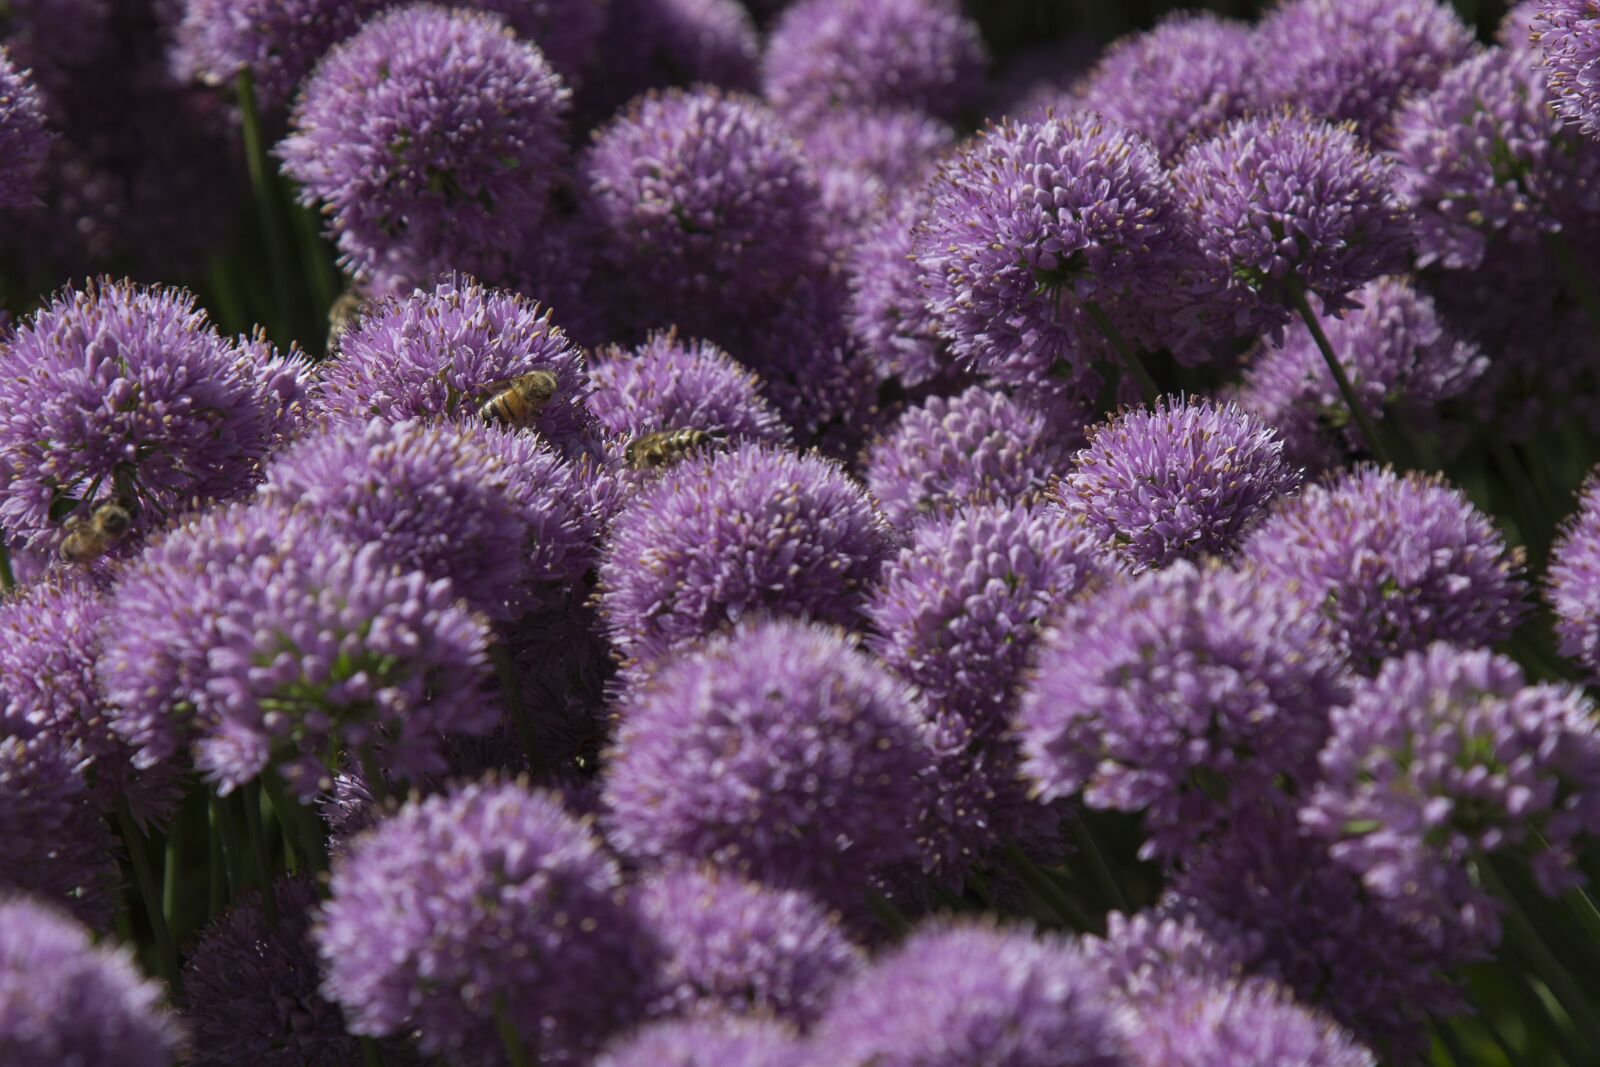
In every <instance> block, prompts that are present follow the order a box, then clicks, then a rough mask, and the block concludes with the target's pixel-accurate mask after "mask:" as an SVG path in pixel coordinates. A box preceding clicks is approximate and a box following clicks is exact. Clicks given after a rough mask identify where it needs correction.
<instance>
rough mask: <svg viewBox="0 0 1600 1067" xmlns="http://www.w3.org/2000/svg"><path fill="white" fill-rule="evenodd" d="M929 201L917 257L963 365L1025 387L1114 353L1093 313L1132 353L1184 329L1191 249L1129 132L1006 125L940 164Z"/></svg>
mask: <svg viewBox="0 0 1600 1067" xmlns="http://www.w3.org/2000/svg"><path fill="white" fill-rule="evenodd" d="M931 195H932V203H931V207H930V209H929V212H928V215H927V217H926V221H924V222H923V224H922V225H921V226H920V227H918V229H917V231H916V236H915V239H914V242H913V251H914V253H915V255H916V257H917V262H918V264H919V266H920V268H921V270H922V285H923V287H924V289H925V290H926V293H927V301H928V307H929V309H930V310H931V311H932V313H933V317H934V319H935V321H936V323H937V328H938V332H939V335H940V337H942V338H943V339H944V340H945V342H946V343H947V344H948V345H949V348H950V352H951V354H952V355H953V356H954V357H955V358H956V359H957V361H958V362H960V363H961V365H962V366H964V367H966V368H968V369H971V370H974V371H977V372H980V373H983V374H988V375H991V376H993V377H995V378H998V379H1001V380H1003V381H1007V382H1016V383H1024V384H1026V383H1039V382H1042V381H1044V380H1046V379H1047V378H1048V377H1050V376H1056V375H1065V376H1067V377H1069V378H1081V377H1083V376H1084V375H1086V374H1087V373H1088V372H1089V371H1090V370H1091V368H1092V364H1093V363H1094V362H1095V361H1096V360H1097V359H1099V358H1102V357H1103V356H1106V355H1108V354H1110V353H1111V352H1112V350H1111V349H1110V348H1109V346H1108V342H1107V340H1106V337H1105V335H1104V334H1103V333H1102V330H1101V327H1100V326H1099V325H1098V324H1097V323H1096V321H1095V320H1094V319H1093V318H1092V317H1091V316H1090V313H1089V310H1087V308H1088V307H1089V305H1093V306H1094V307H1096V308H1098V309H1099V310H1100V311H1102V312H1104V313H1105V314H1106V315H1107V316H1108V317H1110V318H1111V319H1112V320H1113V321H1114V322H1115V323H1116V325H1117V326H1118V327H1120V329H1121V332H1122V333H1123V334H1124V335H1125V336H1126V337H1127V338H1128V339H1129V341H1130V343H1132V344H1135V345H1140V344H1145V343H1149V344H1150V345H1151V346H1159V345H1160V344H1161V343H1162V342H1163V341H1164V340H1167V339H1169V338H1170V337H1172V336H1174V335H1175V331H1177V332H1181V330H1180V329H1179V326H1178V320H1181V319H1182V318H1183V316H1181V315H1177V316H1175V315H1174V314H1173V305H1174V302H1175V301H1177V302H1178V303H1182V302H1183V301H1182V300H1181V299H1179V297H1178V296H1177V292H1178V290H1179V289H1181V288H1182V280H1181V277H1180V276H1181V274H1182V272H1183V271H1184V270H1185V269H1187V268H1189V267H1192V266H1194V265H1195V264H1194V263H1193V256H1192V247H1193V242H1192V240H1191V239H1190V238H1189V237H1188V236H1187V232H1186V230H1185V226H1184V220H1183V216H1182V209H1181V208H1180V206H1179V202H1178V199H1177V197H1176V196H1175V195H1174V191H1173V188H1172V186H1171V184H1170V183H1169V182H1168V180H1167V175H1166V172H1165V170H1163V168H1162V166H1161V160H1160V159H1159V158H1158V157H1157V155H1156V152H1155V150H1154V149H1153V148H1152V147H1151V146H1150V143H1149V142H1148V141H1146V140H1145V139H1144V138H1143V137H1141V136H1139V135H1138V134H1136V133H1134V132H1132V131H1129V130H1125V129H1123V128H1121V127H1118V126H1115V125H1111V124H1109V123H1107V122H1105V121H1104V120H1102V119H1101V118H1100V117H1099V116H1097V115H1094V114H1092V113H1089V112H1075V113H1071V114H1066V115H1062V116H1054V115H1047V117H1044V118H1042V119H1039V120H1038V121H1023V122H1011V121H1007V122H1002V123H1001V124H1000V125H998V126H992V127H990V128H989V129H987V130H985V131H984V132H983V133H982V134H980V135H979V136H978V137H977V138H976V139H975V140H973V141H970V142H968V144H967V147H966V149H965V150H964V151H963V152H962V153H961V154H960V155H958V156H957V157H956V158H955V159H953V160H951V161H950V162H948V163H946V164H945V165H944V166H943V167H942V168H941V170H940V173H939V176H938V177H937V178H935V179H934V186H933V189H932V193H931ZM1157 307H1160V309H1161V310H1160V313H1159V314H1158V313H1156V308H1157Z"/></svg>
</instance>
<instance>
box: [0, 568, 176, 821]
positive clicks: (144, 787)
mask: <svg viewBox="0 0 1600 1067" xmlns="http://www.w3.org/2000/svg"><path fill="white" fill-rule="evenodd" d="M110 607H111V605H110V603H109V601H108V600H107V599H106V597H105V596H104V595H103V594H102V593H100V592H99V591H98V590H96V589H95V588H94V586H93V584H92V583H91V582H90V581H88V580H79V581H57V580H54V579H45V580H44V581H41V582H37V583H35V584H33V585H30V586H27V587H25V588H23V589H21V590H19V591H17V592H15V593H13V594H12V595H10V596H8V597H5V598H3V599H0V734H5V735H14V736H17V737H21V738H25V739H26V738H35V737H42V738H48V739H50V740H51V741H53V742H54V743H55V744H57V745H59V746H61V747H62V749H63V750H66V751H69V752H70V753H71V754H72V756H73V758H74V759H75V760H76V761H79V762H80V764H81V770H82V772H83V777H84V779H85V780H86V781H87V783H88V785H89V789H88V795H89V797H90V798H91V799H92V800H93V802H94V804H95V806H96V807H98V808H99V809H100V810H101V811H104V812H110V811H112V810H114V809H115V808H116V806H117V803H118V801H120V800H124V799H126V800H127V801H128V802H129V805H130V807H131V808H132V810H133V814H134V816H135V817H136V818H138V819H140V820H141V821H144V820H152V819H153V820H156V821H164V820H165V819H166V817H167V816H168V815H170V814H171V811H172V808H173V806H174V805H175V804H176V802H177V800H178V789H177V786H176V782H175V781H174V778H175V768H174V767H172V766H170V765H167V764H160V765H157V766H155V767H148V768H143V769H139V770H135V768H134V766H133V754H134V753H133V749H132V747H131V746H130V745H129V744H128V742H127V741H126V740H125V739H124V738H123V737H122V736H121V735H119V734H118V733H117V732H116V731H115V730H113V729H112V726H111V718H110V713H109V709H108V708H107V706H106V697H105V694H104V693H103V692H102V691H101V688H100V685H99V682H98V679H97V678H96V675H95V665H96V661H97V660H98V658H99V655H100V639H101V626H102V625H103V623H104V621H105V618H106V615H107V613H108V611H109V610H110Z"/></svg>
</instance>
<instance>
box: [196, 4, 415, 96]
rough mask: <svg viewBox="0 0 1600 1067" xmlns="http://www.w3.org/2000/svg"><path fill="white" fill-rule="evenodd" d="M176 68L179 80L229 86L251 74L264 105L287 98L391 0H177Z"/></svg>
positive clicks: (257, 93) (257, 94)
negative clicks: (328, 54) (241, 75)
mask: <svg viewBox="0 0 1600 1067" xmlns="http://www.w3.org/2000/svg"><path fill="white" fill-rule="evenodd" d="M180 2H181V3H182V8H183V21H182V22H180V23H179V24H178V29H177V40H176V42H175V44H174V46H173V49H172V65H173V68H174V70H175V71H176V73H177V75H178V76H179V77H180V78H185V79H189V78H195V79H199V80H201V81H205V82H209V83H211V84H213V85H227V86H229V87H230V88H231V85H232V82H233V80H234V78H235V77H237V76H238V75H239V73H240V72H241V71H249V72H250V75H251V78H252V80H253V82H254V85H255V92H256V100H257V101H258V102H259V103H260V104H261V106H262V107H263V108H264V109H267V110H275V109H276V108H278V107H280V106H282V105H283V104H284V103H286V102H287V101H288V99H289V97H290V95H291V94H293V92H294V89H295V86H296V85H298V84H299V83H300V80H301V79H302V78H304V77H305V76H306V74H308V73H309V72H310V71H311V68H312V67H313V66H315V65H316V62H317V60H318V59H320V58H321V57H322V54H323V53H324V52H326V51H327V50H328V49H329V48H330V47H332V46H333V45H334V44H336V43H337V42H339V41H342V40H344V38H346V37H348V36H350V35H351V34H352V33H354V32H355V31H356V30H357V29H359V28H360V26H361V23H362V22H363V21H364V20H365V19H366V18H368V17H369V16H370V15H372V14H373V13H374V12H376V11H378V10H380V9H382V8H384V7H386V6H388V3H389V0H180Z"/></svg>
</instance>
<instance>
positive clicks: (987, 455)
mask: <svg viewBox="0 0 1600 1067" xmlns="http://www.w3.org/2000/svg"><path fill="white" fill-rule="evenodd" d="M1063 407H1064V405H1062V406H1060V407H1045V406H1043V405H1039V404H1034V403H1029V402H1028V401H1025V400H1019V399H1015V398H1012V397H1009V396H1007V395H1006V394H1004V393H1001V392H998V391H996V390H993V389H988V388H984V387H983V386H978V385H974V386H972V387H971V388H969V389H967V390H966V391H965V392H963V393H961V394H959V395H957V396H954V397H950V398H948V399H947V398H945V397H940V396H935V397H929V398H928V399H927V400H926V401H925V402H924V403H923V404H922V405H921V406H919V407H914V408H911V409H910V410H909V411H907V412H906V413H905V414H904V415H902V416H901V417H900V421H899V423H898V424H897V425H896V426H895V428H894V429H893V430H892V431H891V432H890V433H889V435H888V436H887V437H884V438H882V439H881V440H879V441H878V442H877V443H875V444H874V445H873V446H872V449H871V451H870V452H869V453H868V454H867V470H866V475H865V477H866V482H867V487H868V488H870V489H871V490H872V493H873V496H875V497H876V498H877V500H878V502H879V503H880V504H881V505H882V506H883V512H884V515H885V516H886V517H887V518H888V519H889V521H891V522H892V523H894V524H895V525H896V526H909V525H910V524H911V523H912V522H913V521H914V520H915V519H917V518H918V517H919V516H923V515H937V514H939V513H941V512H945V511H948V510H949V509H951V508H954V507H958V506H960V505H962V504H969V503H989V502H993V503H1029V502H1032V501H1034V500H1036V499H1038V498H1039V497H1040V496H1042V495H1043V493H1044V491H1045V490H1046V489H1047V488H1048V487H1049V484H1050V479H1051V478H1052V477H1054V476H1055V475H1056V474H1058V473H1060V472H1061V471H1062V470H1064V469H1066V466H1067V463H1068V462H1069V460H1070V459H1071V456H1072V446H1073V445H1074V444H1075V443H1076V442H1077V440H1078V438H1079V436H1080V434H1081V429H1082V424H1081V422H1080V421H1079V420H1076V419H1071V418H1068V417H1065V415H1066V413H1065V412H1064V411H1063V410H1062V408H1063Z"/></svg>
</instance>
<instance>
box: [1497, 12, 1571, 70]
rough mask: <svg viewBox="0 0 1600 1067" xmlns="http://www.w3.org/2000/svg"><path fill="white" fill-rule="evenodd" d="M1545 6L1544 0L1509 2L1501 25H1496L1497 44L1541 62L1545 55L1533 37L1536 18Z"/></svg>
mask: <svg viewBox="0 0 1600 1067" xmlns="http://www.w3.org/2000/svg"><path fill="white" fill-rule="evenodd" d="M1544 6H1545V3H1544V0H1515V2H1513V3H1510V4H1508V5H1507V7H1506V13H1505V15H1503V16H1502V17H1501V19H1500V25H1498V26H1496V27H1495V31H1494V42H1495V44H1497V45H1499V46H1500V47H1501V48H1504V49H1506V50H1508V51H1512V52H1522V53H1523V54H1524V55H1525V56H1528V57H1531V58H1532V60H1533V62H1535V63H1539V62H1540V61H1541V60H1542V58H1543V57H1541V56H1540V55H1539V54H1538V51H1537V46H1538V42H1536V41H1534V40H1532V39H1531V38H1532V35H1533V33H1534V31H1535V29H1536V27H1535V26H1534V20H1535V19H1536V18H1538V16H1539V12H1540V11H1541V10H1542V9H1543V8H1544ZM1558 6H1561V7H1567V6H1570V5H1567V4H1561V5H1558Z"/></svg>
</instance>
